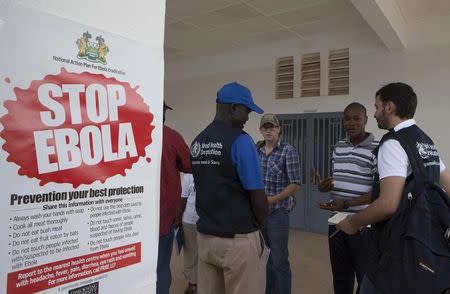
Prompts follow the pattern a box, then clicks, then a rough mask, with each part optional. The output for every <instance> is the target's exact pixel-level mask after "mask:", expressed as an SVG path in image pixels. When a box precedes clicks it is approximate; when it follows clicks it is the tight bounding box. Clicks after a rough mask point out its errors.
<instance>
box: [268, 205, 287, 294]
mask: <svg viewBox="0 0 450 294" xmlns="http://www.w3.org/2000/svg"><path fill="white" fill-rule="evenodd" d="M263 235H264V239H265V241H266V243H267V245H268V246H269V247H270V250H271V251H270V256H269V261H268V263H267V281H266V283H267V286H266V294H290V293H291V284H292V273H291V266H290V264H289V259H288V258H289V250H288V240H289V213H288V212H287V210H286V209H285V208H279V209H276V210H274V211H272V212H271V213H270V214H269V217H268V218H267V223H266V227H265V228H264V229H263Z"/></svg>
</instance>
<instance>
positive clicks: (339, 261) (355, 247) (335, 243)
mask: <svg viewBox="0 0 450 294" xmlns="http://www.w3.org/2000/svg"><path fill="white" fill-rule="evenodd" d="M335 231H336V226H328V237H330V236H331V235H332V234H333V233H334V232H335ZM328 245H329V249H330V260H331V270H332V272H333V287H334V293H335V294H352V293H353V288H354V284H355V275H356V280H357V281H358V288H357V291H356V293H357V294H358V293H359V288H360V286H361V283H362V280H363V277H364V274H363V271H364V270H363V269H364V264H365V257H366V256H365V255H366V254H365V252H364V246H363V242H362V239H361V235H360V234H356V235H352V236H349V235H347V234H345V233H343V232H338V233H337V234H335V235H334V236H333V237H332V238H328Z"/></svg>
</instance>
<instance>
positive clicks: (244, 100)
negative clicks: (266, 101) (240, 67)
mask: <svg viewBox="0 0 450 294" xmlns="http://www.w3.org/2000/svg"><path fill="white" fill-rule="evenodd" d="M216 102H217V103H223V104H242V105H245V106H247V107H248V108H250V110H252V111H254V112H256V113H259V114H262V113H264V110H262V109H261V108H260V107H259V106H258V105H256V104H255V102H253V97H252V93H251V92H250V90H249V89H248V88H247V87H245V86H243V85H241V84H239V83H238V82H232V83H229V84H226V85H224V86H223V87H222V88H221V89H220V90H219V92H217V99H216Z"/></svg>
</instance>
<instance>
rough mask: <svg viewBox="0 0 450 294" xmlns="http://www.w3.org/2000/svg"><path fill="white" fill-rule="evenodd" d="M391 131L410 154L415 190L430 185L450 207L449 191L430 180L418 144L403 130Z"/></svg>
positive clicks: (449, 233) (449, 232) (393, 136)
mask: <svg viewBox="0 0 450 294" xmlns="http://www.w3.org/2000/svg"><path fill="white" fill-rule="evenodd" d="M389 133H390V134H391V136H392V138H394V139H396V140H397V141H399V143H400V145H401V146H402V147H403V149H404V150H405V152H406V154H407V155H408V159H409V162H410V164H411V168H412V171H413V174H414V178H415V187H414V191H416V192H420V190H418V189H421V188H423V187H425V186H427V187H430V188H432V189H433V190H435V191H436V192H437V193H438V194H439V195H440V196H441V198H442V199H443V200H444V202H445V203H446V204H447V206H448V207H450V196H449V195H448V193H447V192H446V191H445V190H444V189H442V187H440V186H439V185H438V184H437V183H434V182H432V181H430V179H429V177H428V173H427V171H426V169H425V165H424V163H423V159H422V157H420V155H419V152H418V151H417V148H416V144H415V143H414V142H413V141H412V140H411V138H410V137H409V136H408V135H406V134H405V133H404V132H402V131H401V130H400V131H398V132H395V131H394V130H389ZM449 226H450V224H449ZM448 236H449V237H450V227H449V231H448Z"/></svg>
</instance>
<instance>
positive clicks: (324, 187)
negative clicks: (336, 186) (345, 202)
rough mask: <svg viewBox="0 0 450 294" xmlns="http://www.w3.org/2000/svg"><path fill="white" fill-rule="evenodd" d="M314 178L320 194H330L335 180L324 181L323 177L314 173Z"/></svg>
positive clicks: (327, 179)
mask: <svg viewBox="0 0 450 294" xmlns="http://www.w3.org/2000/svg"><path fill="white" fill-rule="evenodd" d="M314 177H315V178H316V183H317V187H318V188H319V191H320V192H328V191H330V190H331V189H333V178H326V179H324V180H322V177H321V176H320V175H319V174H318V173H317V172H315V173H314Z"/></svg>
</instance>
